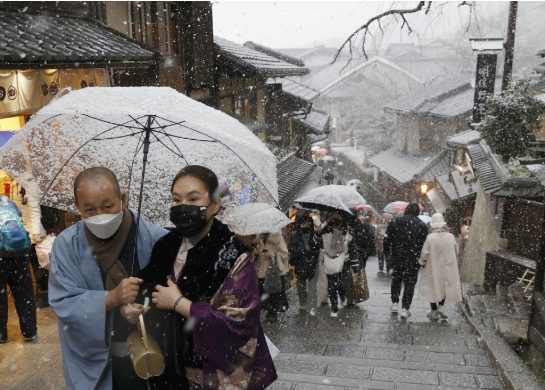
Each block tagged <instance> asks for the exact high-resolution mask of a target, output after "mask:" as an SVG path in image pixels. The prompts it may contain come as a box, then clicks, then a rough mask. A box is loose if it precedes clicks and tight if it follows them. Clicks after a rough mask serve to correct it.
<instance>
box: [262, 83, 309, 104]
mask: <svg viewBox="0 0 545 390" xmlns="http://www.w3.org/2000/svg"><path fill="white" fill-rule="evenodd" d="M267 84H282V92H284V93H289V94H290V95H293V96H295V97H297V98H299V99H303V100H305V101H307V102H309V103H310V102H313V101H314V100H316V99H317V98H318V96H320V92H318V91H317V90H315V89H313V88H310V87H308V86H306V85H305V84H303V83H300V82H299V81H297V80H294V79H293V78H291V77H284V78H279V77H274V78H270V79H268V80H267Z"/></svg>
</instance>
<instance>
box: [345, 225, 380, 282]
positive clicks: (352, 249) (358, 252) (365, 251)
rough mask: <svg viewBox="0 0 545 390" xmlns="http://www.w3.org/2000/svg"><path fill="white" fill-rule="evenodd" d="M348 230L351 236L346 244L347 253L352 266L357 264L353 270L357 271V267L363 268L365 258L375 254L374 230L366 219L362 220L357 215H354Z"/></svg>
mask: <svg viewBox="0 0 545 390" xmlns="http://www.w3.org/2000/svg"><path fill="white" fill-rule="evenodd" d="M348 231H349V232H350V235H351V236H352V241H350V244H348V255H349V256H350V261H351V265H352V267H356V266H357V268H358V269H357V270H356V269H355V272H358V271H359V268H361V269H365V266H366V264H367V259H368V258H369V257H370V256H375V254H376V248H375V231H374V228H373V225H371V223H370V222H369V220H368V219H366V220H362V219H361V218H358V217H354V219H353V221H352V223H350V225H349V227H348Z"/></svg>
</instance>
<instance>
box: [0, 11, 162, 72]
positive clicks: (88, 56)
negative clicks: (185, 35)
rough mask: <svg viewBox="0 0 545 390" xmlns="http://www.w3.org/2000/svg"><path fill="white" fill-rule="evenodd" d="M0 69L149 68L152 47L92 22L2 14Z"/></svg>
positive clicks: (155, 56) (152, 60)
mask: <svg viewBox="0 0 545 390" xmlns="http://www.w3.org/2000/svg"><path fill="white" fill-rule="evenodd" d="M0 29H1V31H2V34H0V69H44V68H46V69H52V68H57V69H62V68H101V67H134V66H150V65H154V64H156V63H157V61H160V60H161V58H162V56H161V54H160V53H159V52H158V51H156V50H154V49H153V48H151V47H149V46H147V45H145V44H143V43H141V42H138V41H136V40H134V39H132V38H129V37H127V36H125V35H124V34H122V33H120V32H118V31H116V30H114V29H112V28H109V27H106V26H103V25H101V24H99V23H97V22H95V21H93V20H90V19H81V18H69V17H59V16H56V15H54V14H46V13H44V14H40V15H38V14H33V13H19V12H13V11H0Z"/></svg>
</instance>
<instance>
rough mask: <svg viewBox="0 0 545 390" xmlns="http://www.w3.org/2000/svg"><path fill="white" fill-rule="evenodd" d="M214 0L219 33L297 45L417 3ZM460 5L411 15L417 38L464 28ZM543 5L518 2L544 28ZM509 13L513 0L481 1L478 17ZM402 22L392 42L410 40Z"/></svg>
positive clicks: (334, 40) (336, 38)
mask: <svg viewBox="0 0 545 390" xmlns="http://www.w3.org/2000/svg"><path fill="white" fill-rule="evenodd" d="M213 4H214V5H213V16H214V33H215V34H216V35H218V36H221V37H223V38H226V39H229V40H232V41H235V42H237V43H241V44H242V43H244V42H246V41H254V42H257V43H260V44H263V45H266V46H269V47H273V48H297V47H311V46H314V45H317V44H325V45H326V46H331V47H333V46H338V45H339V44H340V43H342V41H343V39H346V38H347V37H348V36H349V35H350V34H351V33H352V32H353V31H354V30H355V29H356V28H357V27H359V26H360V25H362V24H363V23H364V22H365V21H367V20H368V19H369V18H370V17H372V16H375V15H377V14H379V13H381V12H384V11H386V10H388V9H389V8H390V7H394V8H410V7H414V6H415V5H416V4H417V2H397V3H392V2H343V1H335V2H332V1H331V2H330V1H304V2H303V1H299V2H298V1H276V2H272V1H264V2H261V1H251V2H250V1H248V2H238V1H216V2H213ZM434 4H438V3H436V2H434ZM459 4H460V2H451V3H449V4H448V5H446V6H445V7H444V8H443V12H442V13H440V12H438V11H436V13H435V14H434V15H433V16H432V17H430V15H428V16H424V15H418V16H411V17H410V18H409V21H410V22H411V24H412V25H413V26H414V27H415V32H414V33H413V34H412V37H413V39H416V37H421V38H424V39H428V38H448V37H450V36H452V35H453V34H455V33H457V34H459V33H460V31H464V25H465V24H466V23H467V22H468V20H469V19H468V16H469V14H468V12H467V9H464V8H467V7H458V5H459ZM543 5H544V4H543V3H537V2H519V23H520V22H521V19H522V21H523V22H525V20H527V21H531V23H532V24H533V23H535V24H536V27H538V26H539V28H541V27H542V24H543V23H542V20H543V19H541V16H542V14H543V13H542V12H541V15H538V16H536V11H544V7H543ZM507 13H508V2H489V3H482V2H481V3H478V6H477V14H478V15H477V16H478V17H479V18H489V19H490V18H492V19H493V20H494V19H497V23H498V26H504V25H506V24H507ZM539 13H540V12H537V14H539ZM491 15H492V16H491ZM399 27H400V24H398V25H397V27H396V26H391V28H390V33H389V34H388V35H387V38H386V39H387V40H391V41H393V42H400V41H409V40H411V37H409V36H408V35H407V33H406V31H405V32H401V31H400V29H399ZM503 29H505V28H503ZM544 41H545V40H544ZM543 46H545V44H544V45H543Z"/></svg>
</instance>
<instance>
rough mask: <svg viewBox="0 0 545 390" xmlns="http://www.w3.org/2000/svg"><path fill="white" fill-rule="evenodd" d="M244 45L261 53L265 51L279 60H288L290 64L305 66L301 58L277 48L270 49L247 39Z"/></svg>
mask: <svg viewBox="0 0 545 390" xmlns="http://www.w3.org/2000/svg"><path fill="white" fill-rule="evenodd" d="M244 46H246V47H249V48H250V49H253V50H257V51H259V52H261V53H265V54H267V55H270V56H272V57H274V58H278V59H279V60H281V61H285V62H289V63H290V64H293V65H297V66H305V63H304V61H302V60H300V59H298V58H295V57H292V56H290V55H287V54H284V53H281V52H279V51H277V50H274V49H271V48H270V47H267V46H263V45H260V44H259V43H255V42H252V41H248V42H246V43H245V44H244Z"/></svg>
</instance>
